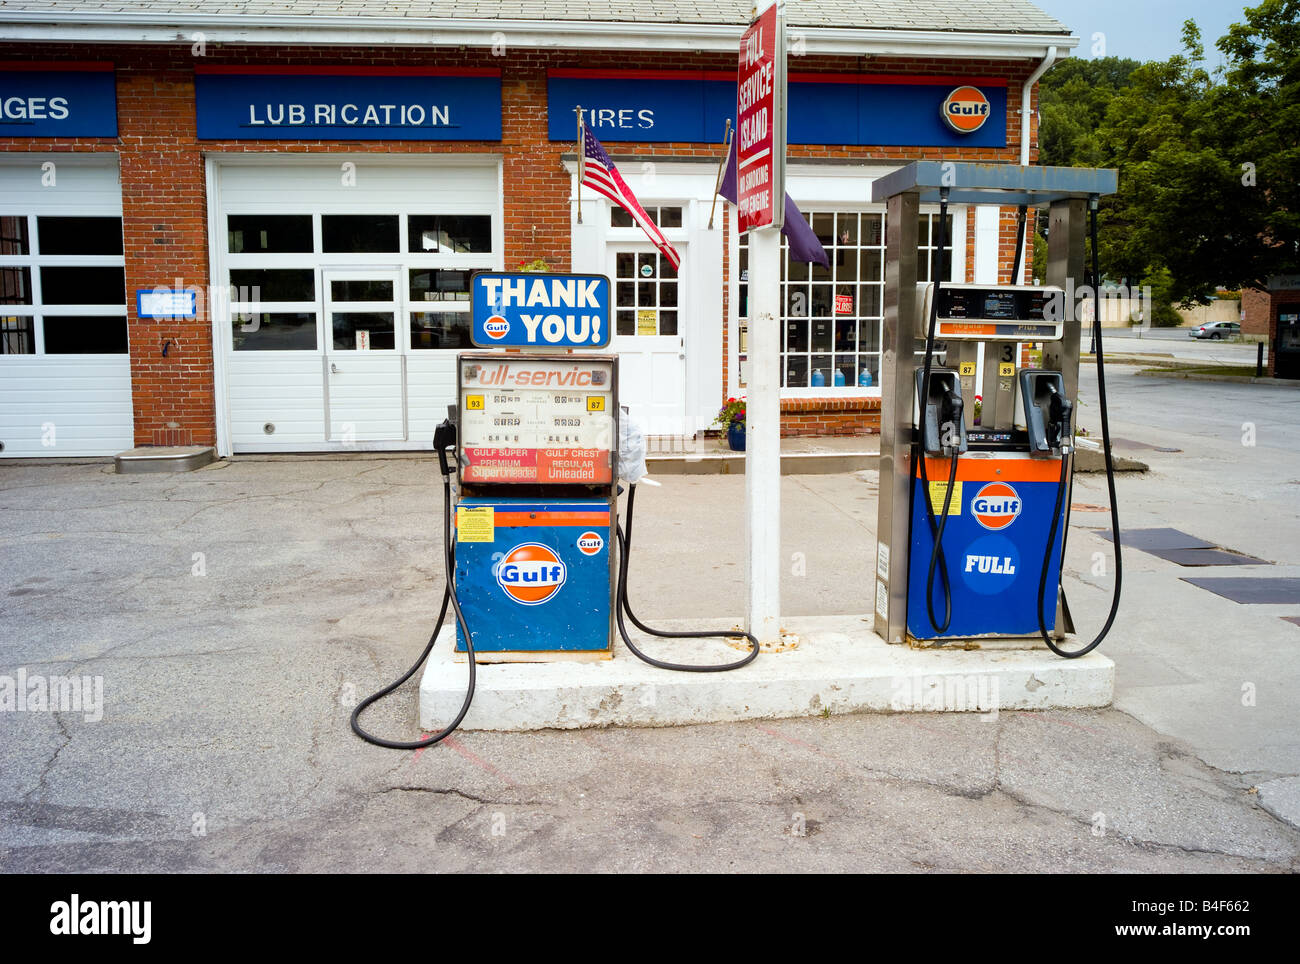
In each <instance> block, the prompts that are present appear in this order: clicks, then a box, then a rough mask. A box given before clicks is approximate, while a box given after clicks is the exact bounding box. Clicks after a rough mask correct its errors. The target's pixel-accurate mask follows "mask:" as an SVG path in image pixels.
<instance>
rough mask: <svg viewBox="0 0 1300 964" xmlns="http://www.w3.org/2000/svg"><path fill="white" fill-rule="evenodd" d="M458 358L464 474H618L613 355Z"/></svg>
mask: <svg viewBox="0 0 1300 964" xmlns="http://www.w3.org/2000/svg"><path fill="white" fill-rule="evenodd" d="M460 366H461V371H460V386H461V390H460V413H461V414H460V433H459V438H460V471H461V481H462V482H507V483H510V482H535V483H547V484H556V483H578V484H593V485H598V484H608V483H609V482H610V481H611V480H612V477H613V458H612V455H611V448H612V446H613V444H614V425H615V423H614V411H613V408H614V385H613V381H614V376H613V363H612V362H611V361H610V360H609V359H597V358H591V359H581V358H575V359H567V358H565V359H561V358H556V359H549V358H548V359H538V358H527V357H521V358H511V357H509V356H497V357H492V358H483V359H464V358H462V359H461V361H460Z"/></svg>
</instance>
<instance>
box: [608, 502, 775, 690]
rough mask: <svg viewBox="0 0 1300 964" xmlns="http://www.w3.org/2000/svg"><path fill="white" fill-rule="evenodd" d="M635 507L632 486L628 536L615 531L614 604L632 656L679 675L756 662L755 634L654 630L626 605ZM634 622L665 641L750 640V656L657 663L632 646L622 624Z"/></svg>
mask: <svg viewBox="0 0 1300 964" xmlns="http://www.w3.org/2000/svg"><path fill="white" fill-rule="evenodd" d="M635 506H636V484H635V483H629V485H628V490H627V520H626V523H625V525H626V528H627V532H626V534H624V530H623V528H622V527H616V531H617V533H618V545H619V550H620V557H619V567H618V596H617V599H616V600H615V602H614V612H615V616H616V622H617V624H618V634H619V635H620V636H622V637H623V643H624V644H625V645H626V646H627V648H628V649H630V650H631V651H632V654H633V655H634V656H636V657H637V658H638V659H640V660H643V661H645V662H647V663H649V664H650V665H651V666H657V667H659V668H660V669H671V670H676V671H677V672H680V673H723V672H726V671H727V670H733V669H740V668H741V667H742V666H747V665H749V664H750V663H752V662H753V661H754V658H755V657H756V656H758V650H759V643H758V637H757V636H755V635H754V634H753V633H747V632H744V631H743V630H739V629H733V630H730V631H728V632H716V633H715V632H699V631H696V630H690V631H677V632H670V631H668V630H662V629H651V628H650V627H649V626H647V625H646V624H645V623H643V622H641V620H639V619H637V617H636V613H634V612H632V606H631V604H629V603H628V601H627V571H628V567H629V563H630V561H631V558H632V513H633V510H634V508H635ZM624 613H626V614H627V618H628V619H630V620H632V623H633V625H635V626H636V628H637V629H639V630H641V632H643V633H646V634H647V635H650V636H659V637H661V638H663V639H741V638H744V639H748V640H749V645H750V649H749V652H748V653H747V654H746V655H745V656H744V657H742V658H741V659H738V660H736V661H735V662H733V663H705V664H703V665H692V664H690V663H669V662H665V661H664V660H662V659H655V658H654V657H653V656H649V655H647V654H646V653H643V652H642V651H641V650H639V649H637V647H636V644H635V643H634V642H632V637H631V636H629V635H628V631H627V624H626V623H624V621H623V614H624Z"/></svg>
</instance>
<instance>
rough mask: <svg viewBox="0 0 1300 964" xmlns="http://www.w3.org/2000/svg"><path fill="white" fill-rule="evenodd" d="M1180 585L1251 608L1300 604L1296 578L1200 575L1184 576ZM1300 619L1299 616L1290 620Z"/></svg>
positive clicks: (1298, 584)
mask: <svg viewBox="0 0 1300 964" xmlns="http://www.w3.org/2000/svg"><path fill="white" fill-rule="evenodd" d="M1183 582H1190V583H1191V584H1192V585H1193V586H1199V587H1200V588H1202V589H1208V590H1209V591H1210V592H1212V593H1214V594H1215V595H1216V596H1222V597H1223V598H1224V599H1231V600H1232V601H1233V602H1235V603H1242V604H1243V605H1254V606H1294V605H1300V579H1293V578H1275V579H1252V578H1249V577H1247V578H1240V579H1238V578H1232V577H1228V578H1213V577H1209V576H1203V577H1198V578H1192V577H1190V576H1184V577H1183ZM1291 618H1292V619H1293V620H1294V619H1300V617H1291Z"/></svg>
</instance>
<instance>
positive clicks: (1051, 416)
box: [1047, 382, 1074, 454]
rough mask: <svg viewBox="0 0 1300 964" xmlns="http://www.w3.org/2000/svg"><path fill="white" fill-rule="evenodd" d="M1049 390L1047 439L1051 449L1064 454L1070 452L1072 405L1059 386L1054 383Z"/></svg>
mask: <svg viewBox="0 0 1300 964" xmlns="http://www.w3.org/2000/svg"><path fill="white" fill-rule="evenodd" d="M1049 390H1050V392H1051V394H1050V396H1049V397H1048V400H1047V421H1048V429H1047V437H1048V440H1049V441H1050V442H1051V445H1052V447H1053V448H1058V449H1060V450H1061V452H1062V454H1064V453H1066V452H1068V451H1069V450H1070V440H1071V439H1072V438H1073V437H1074V432H1073V430H1072V429H1071V427H1070V418H1071V416H1072V415H1073V414H1074V403H1073V402H1071V401H1070V400H1069V399H1068V398H1066V397H1065V396H1064V395H1062V394H1061V392H1060V388H1059V386H1057V385H1056V384H1055V383H1054V382H1053V383H1052V384H1051V386H1050V389H1049Z"/></svg>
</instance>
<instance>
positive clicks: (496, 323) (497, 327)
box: [483, 315, 510, 341]
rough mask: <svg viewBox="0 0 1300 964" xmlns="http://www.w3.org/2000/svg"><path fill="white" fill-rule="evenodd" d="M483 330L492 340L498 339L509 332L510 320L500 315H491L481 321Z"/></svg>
mask: <svg viewBox="0 0 1300 964" xmlns="http://www.w3.org/2000/svg"><path fill="white" fill-rule="evenodd" d="M483 330H484V331H485V332H486V333H487V336H488V337H489V338H491V339H492V340H493V341H500V340H501V339H502V338H504V337H505V336H506V335H508V334H510V322H509V321H507V320H506V319H504V318H502V317H501V316H500V315H493V316H492V317H491V318H489V319H488V320H487V321H485V322H483Z"/></svg>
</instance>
